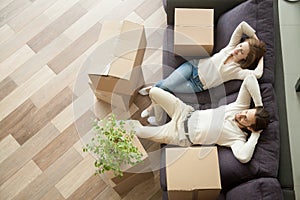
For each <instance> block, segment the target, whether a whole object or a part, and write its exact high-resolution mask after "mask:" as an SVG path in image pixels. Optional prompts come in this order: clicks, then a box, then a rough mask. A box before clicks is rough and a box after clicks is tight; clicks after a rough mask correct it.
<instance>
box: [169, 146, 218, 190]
mask: <svg viewBox="0 0 300 200" xmlns="http://www.w3.org/2000/svg"><path fill="white" fill-rule="evenodd" d="M166 163H167V167H166V173H167V187H168V190H169V191H192V190H198V189H221V181H220V171H219V162H218V154H217V148H216V147H191V148H167V149H166Z"/></svg>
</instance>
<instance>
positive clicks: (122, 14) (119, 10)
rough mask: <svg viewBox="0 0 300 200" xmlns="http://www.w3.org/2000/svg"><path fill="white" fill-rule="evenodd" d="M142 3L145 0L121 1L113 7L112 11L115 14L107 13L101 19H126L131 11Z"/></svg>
mask: <svg viewBox="0 0 300 200" xmlns="http://www.w3.org/2000/svg"><path fill="white" fill-rule="evenodd" d="M142 3H143V1H141V0H131V1H121V2H120V3H119V5H118V6H116V7H115V8H113V10H112V11H111V13H114V14H113V15H106V16H105V17H104V18H103V19H101V20H100V21H101V22H103V21H105V20H108V21H111V20H117V21H120V20H124V19H125V18H126V17H127V16H128V15H129V14H130V13H131V12H133V11H134V9H136V7H138V6H139V5H140V4H142Z"/></svg>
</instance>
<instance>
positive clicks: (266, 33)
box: [214, 0, 275, 84]
mask: <svg viewBox="0 0 300 200" xmlns="http://www.w3.org/2000/svg"><path fill="white" fill-rule="evenodd" d="M242 21H246V22H247V23H248V24H249V25H250V26H252V27H253V28H254V29H255V30H256V35H257V37H258V38H259V39H261V40H263V41H264V42H265V43H266V49H267V52H266V54H265V56H264V67H265V69H264V74H263V76H262V78H261V79H260V80H259V81H260V82H261V83H272V84H273V83H274V68H275V67H274V66H275V57H274V55H275V45H274V31H275V29H274V19H273V1H272V0H249V1H246V2H244V3H242V4H240V5H238V6H236V7H235V8H233V9H231V10H230V11H228V12H226V13H224V14H223V15H221V16H220V18H219V20H218V23H217V26H216V31H215V46H214V52H218V51H220V50H221V49H222V48H224V47H225V46H226V45H227V44H228V42H229V40H230V37H231V35H232V33H233V31H234V30H235V28H236V27H237V26H238V25H239V23H240V22H242ZM256 64H257V63H255V64H253V65H252V66H251V67H250V68H252V69H253V68H255V67H256Z"/></svg>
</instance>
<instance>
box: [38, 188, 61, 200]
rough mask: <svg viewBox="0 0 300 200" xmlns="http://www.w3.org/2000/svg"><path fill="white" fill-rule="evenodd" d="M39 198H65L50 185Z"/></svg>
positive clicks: (47, 199)
mask: <svg viewBox="0 0 300 200" xmlns="http://www.w3.org/2000/svg"><path fill="white" fill-rule="evenodd" d="M40 200H65V198H64V197H63V196H62V195H61V194H60V192H59V191H58V190H57V189H56V188H55V187H52V189H51V190H50V191H49V192H47V193H46V194H45V195H44V196H43V197H42V198H41V199H40Z"/></svg>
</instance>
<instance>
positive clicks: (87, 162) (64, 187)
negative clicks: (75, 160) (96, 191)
mask: <svg viewBox="0 0 300 200" xmlns="http://www.w3.org/2000/svg"><path fill="white" fill-rule="evenodd" d="M94 162H95V159H94V158H93V157H92V156H91V155H89V156H87V157H85V158H84V159H83V160H82V161H81V162H80V163H79V164H78V165H76V166H75V167H73V169H72V170H71V171H70V172H69V173H68V174H67V175H66V176H65V177H63V179H61V180H60V181H59V182H58V183H57V184H56V185H55V187H56V188H57V189H58V191H59V192H60V193H61V194H62V195H63V197H64V198H66V199H67V198H69V197H70V196H71V194H72V193H73V192H75V191H76V190H77V189H78V188H79V187H80V186H81V185H82V184H83V183H84V182H85V181H87V180H88V179H89V178H90V177H92V176H94V173H95V167H94ZM83 169H84V170H83ZM98 178H99V177H98ZM102 182H103V181H102ZM103 183H104V182H103Z"/></svg>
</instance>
